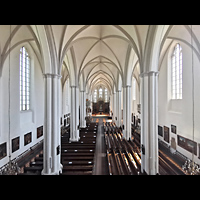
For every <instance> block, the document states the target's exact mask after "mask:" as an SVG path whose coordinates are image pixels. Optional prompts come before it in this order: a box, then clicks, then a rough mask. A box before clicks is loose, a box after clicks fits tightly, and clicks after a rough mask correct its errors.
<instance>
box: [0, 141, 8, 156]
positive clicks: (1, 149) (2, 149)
mask: <svg viewBox="0 0 200 200" xmlns="http://www.w3.org/2000/svg"><path fill="white" fill-rule="evenodd" d="M6 156H7V148H6V142H5V143H3V144H1V145H0V160H1V159H2V158H4V157H6Z"/></svg>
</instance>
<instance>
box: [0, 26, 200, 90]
mask: <svg viewBox="0 0 200 200" xmlns="http://www.w3.org/2000/svg"><path fill="white" fill-rule="evenodd" d="M156 28H157V29H156ZM158 28H159V30H160V32H161V36H160V39H159V38H158V37H157V35H156V36H155V37H154V33H156V31H157V30H158ZM42 29H43V30H44V34H42V31H41V30H42ZM154 30H156V31H154ZM159 30H158V31H157V32H159ZM190 30H191V28H190V25H176V26H173V25H171V26H167V25H165V26H164V25H158V26H156V25H11V26H6V25H1V26H0V32H1V37H0V53H1V57H0V66H1V68H0V75H1V71H2V68H3V66H4V63H5V60H6V59H7V58H8V53H9V47H10V48H11V51H12V50H13V49H14V48H15V47H17V46H20V45H22V44H23V43H28V44H29V46H30V47H31V48H32V49H33V51H34V53H35V55H36V57H37V59H38V61H39V63H40V66H41V69H42V72H43V73H53V72H54V73H58V74H59V73H61V74H62V76H63V78H62V80H63V83H64V81H65V80H66V78H68V77H69V78H70V81H71V84H76V85H79V87H80V89H81V90H85V89H86V91H87V92H89V91H90V92H91V91H93V90H94V89H95V88H96V87H97V86H99V85H104V86H105V87H107V88H108V89H109V90H110V91H111V90H112V91H114V90H118V89H119V88H120V86H121V85H122V84H124V83H123V81H124V80H127V79H128V78H127V76H129V78H130V77H131V75H132V73H133V71H134V69H136V68H137V71H138V70H139V69H140V67H141V66H140V63H142V61H143V60H145V59H146V57H145V56H146V55H147V56H148V53H149V52H150V51H149V50H151V49H150V48H151V46H152V45H153V44H154V43H153V42H154V41H156V40H157V41H158V42H159V43H160V44H161V48H160V50H159V54H160V55H159V57H160V59H159V63H158V65H159V66H160V64H161V62H162V60H163V57H164V55H165V52H166V51H167V49H168V48H169V46H170V44H172V42H173V41H175V40H176V41H182V42H184V43H185V44H187V45H190V32H191V31H190ZM151 31H152V32H151ZM47 32H48V34H47ZM193 32H194V34H193V40H194V47H195V49H194V50H195V53H196V54H197V55H198V57H199V59H200V53H199V52H200V41H199V39H198V38H197V37H196V36H197V35H199V32H200V28H199V26H197V25H193ZM10 33H11V40H10V38H9V35H10ZM150 33H151V34H150ZM151 40H152V41H153V42H152V43H151ZM9 41H11V44H9ZM48 45H49V47H48ZM147 47H149V48H147ZM50 51H51V52H50ZM49 52H50V53H49ZM152 52H153V53H154V51H152ZM45 53H46V54H49V55H50V56H49V58H51V56H52V57H53V56H54V60H55V62H54V63H53V65H52V64H51V63H50V61H48V59H46V60H45ZM146 60H148V58H147V59H146ZM46 61H48V62H46ZM44 63H45V64H44ZM50 65H51V66H53V67H55V68H57V69H55V70H51V71H50V70H49V71H48V70H46V69H45V67H48V66H50ZM139 73H140V72H139V71H138V74H139ZM130 82H131V81H130V80H129V83H130ZM120 84H121V85H120Z"/></svg>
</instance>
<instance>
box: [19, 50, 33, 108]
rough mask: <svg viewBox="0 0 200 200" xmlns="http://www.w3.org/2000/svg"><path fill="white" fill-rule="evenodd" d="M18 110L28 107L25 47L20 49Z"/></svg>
mask: <svg viewBox="0 0 200 200" xmlns="http://www.w3.org/2000/svg"><path fill="white" fill-rule="evenodd" d="M19 60H20V61H19V65H20V111H25V110H29V109H30V57H29V54H28V52H27V50H26V48H25V47H22V48H21V49H20V59H19Z"/></svg>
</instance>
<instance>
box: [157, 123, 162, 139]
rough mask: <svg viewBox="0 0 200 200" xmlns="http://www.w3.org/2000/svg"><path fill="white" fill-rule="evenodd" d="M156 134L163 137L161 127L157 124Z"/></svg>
mask: <svg viewBox="0 0 200 200" xmlns="http://www.w3.org/2000/svg"><path fill="white" fill-rule="evenodd" d="M158 135H160V136H162V137H163V127H162V126H159V125H158Z"/></svg>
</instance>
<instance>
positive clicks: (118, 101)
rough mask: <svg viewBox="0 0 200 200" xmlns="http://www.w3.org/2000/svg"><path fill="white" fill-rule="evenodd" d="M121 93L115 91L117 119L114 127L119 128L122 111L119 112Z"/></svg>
mask: <svg viewBox="0 0 200 200" xmlns="http://www.w3.org/2000/svg"><path fill="white" fill-rule="evenodd" d="M121 94H122V93H121V91H120V90H119V91H117V92H116V105H117V106H116V117H117V121H116V125H117V126H118V127H120V126H121V119H122V111H121Z"/></svg>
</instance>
